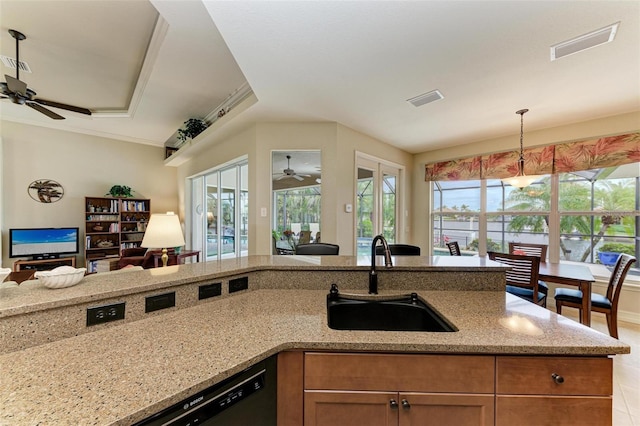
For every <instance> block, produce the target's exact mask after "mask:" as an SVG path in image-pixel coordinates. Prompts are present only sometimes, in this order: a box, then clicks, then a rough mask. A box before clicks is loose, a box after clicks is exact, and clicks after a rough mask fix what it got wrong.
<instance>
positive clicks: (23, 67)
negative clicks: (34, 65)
mask: <svg viewBox="0 0 640 426" xmlns="http://www.w3.org/2000/svg"><path fill="white" fill-rule="evenodd" d="M0 60H2V63H3V64H4V66H5V67H7V68H11V69H12V70H15V69H16V65H19V66H20V71H24V72H28V73H30V72H31V68H29V64H27V63H26V62H24V61H20V63H18V61H16V60H15V58H10V57H8V56H4V55H0Z"/></svg>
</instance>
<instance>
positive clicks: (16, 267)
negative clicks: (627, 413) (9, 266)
mask: <svg viewBox="0 0 640 426" xmlns="http://www.w3.org/2000/svg"><path fill="white" fill-rule="evenodd" d="M65 265H66V266H73V267H74V268H75V267H76V257H75V256H70V257H58V258H50V259H41V260H17V261H15V262H14V263H13V272H20V271H25V270H28V269H29V270H36V271H48V270H51V269H53V268H57V267H58V266H65Z"/></svg>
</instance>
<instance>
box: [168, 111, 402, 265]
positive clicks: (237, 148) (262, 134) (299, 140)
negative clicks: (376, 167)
mask: <svg viewBox="0 0 640 426" xmlns="http://www.w3.org/2000/svg"><path fill="white" fill-rule="evenodd" d="M199 143H207V141H202V142H199ZM209 143H210V144H211V146H210V147H209V148H207V150H206V151H204V152H202V153H200V154H199V155H198V156H197V157H196V158H194V159H192V160H190V161H189V162H187V163H185V164H183V165H181V166H180V167H179V170H178V179H179V182H180V183H179V186H180V188H181V189H180V191H181V195H180V200H181V202H182V201H184V204H183V205H182V209H184V211H185V212H187V211H188V205H189V203H188V198H189V194H188V192H189V191H188V179H187V178H188V177H190V176H194V175H197V174H199V173H203V172H204V171H206V170H209V169H211V168H214V167H217V166H219V165H221V164H224V163H225V162H228V161H230V160H232V159H234V158H238V157H240V156H242V155H247V156H248V159H249V181H250V184H249V191H250V194H251V197H250V201H249V235H250V239H249V254H270V253H271V246H272V243H271V152H272V151H279V150H316V149H317V150H321V151H322V193H323V197H322V225H321V226H322V239H323V240H324V241H327V242H335V243H336V244H339V245H340V253H341V254H344V255H349V254H352V253H353V250H354V244H353V243H354V241H353V240H354V229H353V228H354V223H353V213H345V212H344V208H343V207H344V204H347V203H351V204H353V203H354V197H355V193H354V188H355V153H356V151H359V152H364V153H367V154H370V155H374V156H377V157H379V158H382V159H385V160H388V161H393V162H395V163H398V164H401V165H403V166H405V167H406V168H407V175H408V176H409V175H410V174H411V159H412V157H411V155H410V154H408V153H406V152H404V151H402V150H400V149H397V148H394V147H392V146H390V145H387V144H385V143H383V142H380V141H378V140H376V139H373V138H371V137H368V136H366V135H363V134H361V133H358V132H356V131H354V130H351V129H349V128H347V127H344V126H342V125H340V124H338V123H334V122H327V123H324V122H323V123H317V122H313V123H257V124H255V125H254V126H252V127H251V128H249V129H247V130H245V131H243V132H241V133H239V134H238V135H236V136H234V137H231V138H229V139H227V140H224V141H222V142H220V141H216V142H209ZM406 181H407V182H408V180H406ZM407 185H408V183H407ZM405 193H406V194H410V191H408V190H407V191H405ZM262 207H265V208H267V211H268V212H269V214H268V216H267V217H260V209H261V208H262ZM187 214H188V213H187ZM401 235H405V233H403V234H401Z"/></svg>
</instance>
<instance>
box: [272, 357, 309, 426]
mask: <svg viewBox="0 0 640 426" xmlns="http://www.w3.org/2000/svg"><path fill="white" fill-rule="evenodd" d="M303 362H304V353H303V352H295V351H290V352H280V353H279V354H278V409H277V413H278V426H300V425H301V424H302V419H303V404H304V392H303V390H304V381H303V369H304V365H303Z"/></svg>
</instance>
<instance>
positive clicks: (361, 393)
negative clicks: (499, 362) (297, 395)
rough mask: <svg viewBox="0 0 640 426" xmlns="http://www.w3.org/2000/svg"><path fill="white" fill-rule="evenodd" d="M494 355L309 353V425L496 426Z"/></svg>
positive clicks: (306, 378)
mask: <svg viewBox="0 0 640 426" xmlns="http://www.w3.org/2000/svg"><path fill="white" fill-rule="evenodd" d="M494 362H495V361H494V357H492V356H482V355H479V356H466V355H460V356H456V355H410V354H336V353H307V354H305V360H304V366H305V367H304V371H305V373H304V424H305V426H325V425H327V426H328V425H335V424H340V425H362V424H366V425H368V426H376V425H380V426H383V425H385V426H386V425H400V426H409V425H419V424H424V422H425V419H430V420H431V419H442V421H440V422H438V421H435V423H433V424H456V425H461V426H464V425H491V424H493V421H494V420H493V419H494V416H493V413H494V409H493V405H494V392H495V390H494V377H495V373H494Z"/></svg>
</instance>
